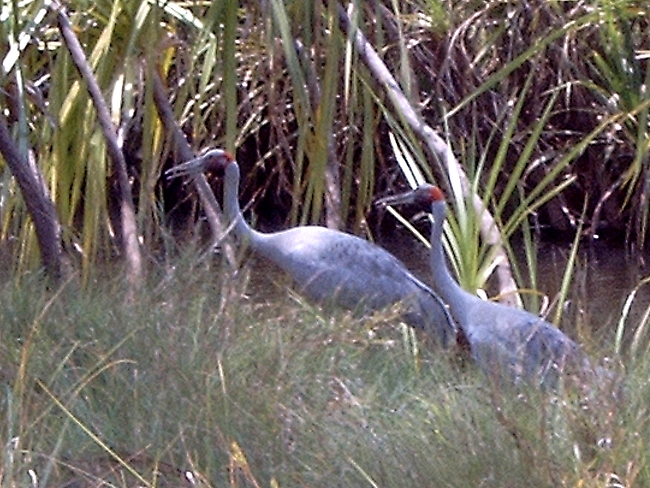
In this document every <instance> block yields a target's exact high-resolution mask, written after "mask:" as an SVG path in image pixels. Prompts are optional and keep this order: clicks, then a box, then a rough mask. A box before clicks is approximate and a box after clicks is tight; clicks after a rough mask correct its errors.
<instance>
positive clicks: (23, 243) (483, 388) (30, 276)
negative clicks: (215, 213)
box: [0, 0, 650, 486]
mask: <svg viewBox="0 0 650 488" xmlns="http://www.w3.org/2000/svg"><path fill="white" fill-rule="evenodd" d="M341 6H342V7H344V8H346V9H347V8H348V5H347V4H342V5H339V3H338V2H336V1H325V0H324V1H317V2H302V1H293V2H292V1H281V0H271V1H269V2H247V1H243V2H235V1H223V2H174V1H171V2H163V3H157V2H151V1H148V0H145V1H141V2H137V1H128V2H123V1H119V0H112V1H108V0H106V1H101V0H100V1H98V2H84V1H80V0H79V1H78V0H74V1H70V2H68V3H67V4H66V6H65V9H62V10H57V9H58V8H59V7H60V6H59V5H58V3H57V2H52V3H48V2H43V1H39V0H34V1H25V2H20V3H19V2H6V5H5V6H3V10H2V22H0V31H1V32H2V36H1V37H0V39H3V40H4V41H3V42H2V43H1V44H0V59H2V67H3V70H2V71H1V72H0V86H1V87H2V90H0V107H1V108H2V113H1V114H0V153H1V154H2V156H3V158H4V159H2V160H0V269H1V270H2V275H3V280H2V282H1V283H0V383H1V387H2V398H3V401H2V407H1V409H2V413H3V416H2V417H3V418H4V419H5V423H4V424H0V439H2V444H3V446H4V449H3V451H2V455H0V457H1V464H0V475H1V477H2V483H3V485H5V484H6V485H8V486H23V485H30V486H46V485H51V484H54V485H55V486H56V484H60V485H64V484H65V483H67V482H68V481H70V480H72V479H75V480H77V481H78V482H79V483H80V484H82V485H83V484H84V483H86V484H90V485H100V484H101V482H102V481H105V482H106V483H111V484H112V485H113V486H133V484H134V483H137V484H142V485H164V484H168V485H172V486H177V485H178V484H179V483H181V481H180V480H181V479H183V478H184V479H185V481H183V483H189V484H191V483H194V484H199V485H202V486H222V485H225V484H229V485H231V486H331V485H332V480H336V483H335V484H341V485H350V486H361V485H364V484H367V485H369V486H404V485H408V486H431V484H432V483H435V484H441V485H445V486H447V485H449V486H455V485H458V486H519V485H521V482H522V480H526V484H527V485H533V486H574V485H581V486H632V485H634V484H635V483H638V484H639V485H645V484H648V483H649V479H650V471H649V469H648V467H647V465H648V462H647V455H648V454H647V451H648V449H647V441H646V439H648V438H649V435H650V428H649V424H648V413H647V407H646V403H647V398H648V395H649V394H650V390H649V389H648V385H647V381H646V380H645V379H644V378H647V375H648V372H649V370H650V363H647V361H644V360H643V356H644V353H645V351H646V349H647V340H646V339H647V338H646V337H645V336H646V327H645V326H646V322H647V315H648V314H646V316H645V317H644V319H643V322H642V323H640V324H629V323H628V322H627V321H626V319H627V315H626V314H627V310H626V309H624V310H623V311H622V312H621V314H622V319H621V322H620V323H621V326H620V327H619V330H618V335H617V337H616V339H615V344H614V345H605V346H603V345H602V344H587V347H588V348H594V349H595V350H594V351H593V353H594V354H595V355H598V356H603V355H613V356H614V363H615V365H614V366H613V369H614V370H616V371H617V374H618V370H619V369H620V370H625V371H626V374H625V376H621V378H620V381H619V383H620V384H619V388H618V389H616V391H612V390H606V391H600V392H598V393H597V394H594V395H593V397H591V398H588V399H585V398H582V397H580V398H574V397H572V395H571V394H541V393H539V392H534V391H523V392H518V393H515V392H503V391H495V390H494V389H493V388H491V387H490V386H489V385H488V384H486V383H485V381H484V380H483V378H482V377H481V376H480V375H479V374H477V373H476V371H474V369H473V368H472V366H471V365H468V364H464V362H463V360H462V358H461V359H460V360H459V359H458V358H454V357H447V356H446V355H441V354H440V353H439V352H438V351H436V350H435V349H431V348H429V347H427V343H426V341H425V340H424V339H423V338H421V337H416V336H414V335H413V334H412V332H410V331H408V330H404V329H402V328H401V327H400V326H396V325H394V322H395V321H394V320H391V316H390V314H389V312H387V315H386V316H380V317H374V318H372V319H366V320H363V321H361V320H355V319H353V318H351V317H348V316H345V315H344V314H338V315H335V316H333V317H332V316H330V315H324V314H323V313H322V312H321V311H319V310H317V309H315V308H313V307H311V306H309V305H307V304H304V303H302V302H300V301H299V300H298V301H291V302H290V303H287V302H282V303H279V304H273V305H272V304H268V303H264V302H263V301H261V300H259V301H255V300H251V299H250V298H248V296H247V293H246V290H247V288H246V287H247V285H248V283H247V280H246V270H247V267H244V268H243V269H242V270H241V271H240V272H239V273H235V274H233V273H234V272H233V269H232V267H231V266H230V265H229V264H228V263H227V260H222V258H221V254H220V253H206V254H201V250H200V249H201V246H200V245H199V244H197V243H198V242H201V243H202V242H204V241H205V239H204V237H205V236H206V234H207V231H208V226H206V225H205V223H204V220H203V219H202V218H197V216H200V215H203V210H199V209H205V208H206V207H205V199H204V198H203V199H202V200H201V203H200V204H198V202H199V200H198V199H197V197H196V196H195V194H196V191H195V187H193V186H191V185H184V184H182V182H168V181H166V180H165V179H164V178H163V177H162V174H163V172H164V170H165V169H166V168H168V167H170V166H172V165H174V164H176V163H177V162H179V161H180V160H184V159H188V158H189V157H191V155H192V154H194V153H197V152H199V151H200V150H202V149H204V148H207V147H211V146H215V145H219V146H223V147H226V148H227V149H228V150H230V151H231V152H233V153H235V154H237V157H238V160H239V162H240V164H241V167H242V171H243V175H244V181H243V187H242V204H243V205H246V207H247V211H248V210H252V213H253V214H254V215H256V216H259V221H260V222H259V225H260V226H262V227H266V228H278V227H285V226H288V225H296V224H301V223H321V224H325V225H328V226H332V227H339V228H343V229H346V230H349V231H351V232H355V233H359V234H364V235H366V236H367V237H372V230H371V229H372V225H369V222H368V221H367V220H368V215H369V210H370V209H371V207H372V202H373V200H374V198H375V197H376V195H378V194H383V193H391V192H393V191H395V190H397V189H401V188H403V187H405V186H406V185H407V184H414V183H415V182H417V181H420V180H421V179H426V180H429V181H436V182H437V183H438V184H439V185H441V186H442V187H444V188H445V189H446V190H447V193H448V196H449V199H450V201H451V203H452V206H453V212H452V213H453V216H455V217H454V218H451V219H450V227H449V232H448V236H447V237H448V239H449V241H448V243H449V244H450V246H449V248H450V251H451V253H450V255H451V257H452V262H453V264H454V266H455V268H456V271H457V272H458V275H459V278H460V280H461V282H462V283H463V285H464V286H466V287H467V288H468V289H477V288H485V286H486V282H487V280H488V277H489V276H490V273H491V272H492V271H493V270H494V269H495V267H497V266H498V265H499V263H500V262H501V260H502V257H503V256H502V255H500V254H499V253H498V252H495V251H494V246H492V244H494V242H490V241H489V240H487V239H486V234H485V229H484V228H482V227H481V223H482V220H481V218H480V217H481V215H480V214H477V213H476V207H475V206H473V205H470V204H468V202H469V201H472V198H474V199H475V200H474V201H476V200H478V201H479V202H482V203H483V204H484V205H485V207H486V208H487V210H488V211H489V212H490V215H491V216H492V217H493V218H494V221H495V222H496V224H497V226H498V230H499V237H500V239H499V244H500V245H502V246H503V248H504V250H505V252H506V253H507V254H508V255H509V256H510V257H511V258H512V252H511V248H510V242H511V240H510V239H511V238H513V237H516V238H517V239H520V242H523V243H524V246H523V247H524V248H525V249H526V257H525V260H526V263H525V264H526V267H528V268H530V270H531V273H519V268H518V263H517V262H516V261H514V260H513V261H512V265H513V272H514V275H515V278H516V281H517V283H518V285H519V286H520V287H522V288H523V287H533V288H534V285H535V282H534V265H535V241H536V237H538V236H539V235H540V234H542V233H543V231H544V230H545V229H551V230H553V231H554V232H557V231H558V230H559V231H563V232H566V233H567V235H569V236H571V237H574V236H575V238H574V245H573V247H572V249H571V257H572V259H570V266H569V267H568V270H567V274H566V278H567V279H566V282H567V283H568V282H570V278H571V276H572V275H571V273H572V271H573V269H574V268H573V264H574V261H573V258H574V257H575V252H576V250H577V244H578V243H579V241H580V238H582V237H591V236H594V235H600V234H607V233H610V234H612V235H622V236H623V238H624V240H625V243H626V244H627V245H629V246H630V247H631V248H633V249H634V250H636V251H637V252H643V251H644V249H645V248H646V247H647V240H648V229H647V222H648V213H649V211H650V204H649V203H648V202H649V201H650V199H648V192H649V191H650V187H649V186H648V185H649V184H650V173H649V171H650V166H649V165H648V149H649V142H648V141H649V134H650V129H649V125H648V111H649V106H650V95H649V94H648V90H647V86H648V84H649V82H650V69H649V68H648V59H649V58H650V54H649V52H648V46H650V39H649V38H650V25H649V24H650V19H649V15H650V12H649V11H648V8H647V6H646V5H645V2H641V1H631V0H588V1H564V2H558V1H546V0H533V1H532V2H497V1H488V2H474V1H471V0H463V1H442V0H413V1H392V2H388V1H381V0H376V1H367V2H358V3H357V4H355V7H356V8H355V9H348V10H347V11H346V10H343V9H341ZM342 12H343V14H342ZM343 16H345V17H347V18H348V20H349V22H347V23H346V21H343V20H342V19H343ZM357 28H358V29H359V30H360V32H362V33H363V34H364V35H365V37H366V38H367V41H368V42H369V45H370V46H372V48H374V50H375V51H376V52H377V53H378V54H379V57H378V59H379V60H380V62H381V63H383V65H384V66H385V67H387V68H388V72H390V73H392V76H393V77H394V78H395V79H396V81H397V84H396V85H395V86H391V85H390V84H387V83H386V82H385V81H384V80H382V79H381V78H380V77H379V75H378V72H377V69H376V66H375V67H373V66H372V65H370V64H369V63H368V62H367V59H366V58H365V57H364V56H363V53H361V52H360V50H359V46H358V45H357V44H355V43H354V42H352V39H353V35H354V34H355V32H356V31H355V29H357ZM395 89H399V90H400V91H401V93H403V94H404V95H405V100H407V102H408V103H409V104H410V108H411V109H415V112H416V113H417V116H418V117H421V121H423V122H424V123H426V124H428V125H429V126H430V127H432V128H433V129H434V130H435V131H437V134H438V135H440V136H441V137H442V138H443V139H444V140H445V141H446V143H447V144H448V146H449V148H451V150H452V151H453V153H454V154H455V156H456V158H457V160H458V161H459V162H460V165H459V166H458V167H456V166H454V165H452V164H449V161H447V160H445V159H444V158H441V157H440V154H439V153H435V151H432V150H431V146H430V145H429V146H428V145H427V144H426V143H425V142H424V141H423V140H422V134H421V133H420V132H418V130H416V129H415V128H414V127H413V126H412V125H411V124H409V123H408V119H409V117H408V116H407V114H406V113H405V111H404V107H403V106H400V105H399V104H398V103H395V98H394V90H395ZM5 163H6V164H5ZM29 181H31V185H32V186H29V185H28V186H27V187H26V186H24V184H25V182H29ZM210 182H211V183H212V184H213V187H214V188H215V189H217V190H218V189H219V182H218V179H216V178H211V179H210ZM198 189H199V191H201V187H200V186H199V188H198ZM30 192H31V193H30ZM217 194H219V192H217ZM39 198H40V200H39ZM48 205H51V207H50V206H48ZM44 216H45V217H44ZM48 216H49V217H48ZM47 218H50V223H51V224H52V225H51V226H50V227H49V232H50V233H49V234H48V233H47V230H48V229H46V231H42V230H41V231H40V233H39V229H38V225H36V226H35V225H34V224H35V223H36V224H38V223H39V222H41V221H42V220H47ZM207 221H208V222H209V224H210V230H211V231H212V236H213V238H217V237H219V232H218V230H215V227H214V222H213V221H212V220H211V217H210V214H209V212H208V220H207ZM41 223H42V222H41ZM370 224H372V222H370ZM46 235H50V236H53V239H50V240H49V241H47V239H45V241H46V244H47V245H48V246H50V247H49V252H50V254H48V253H47V252H46V251H47V249H45V250H44V246H43V240H44V239H43V236H46ZM39 239H40V241H41V242H40V246H39ZM46 247H47V246H46ZM188 247H189V248H190V249H192V250H194V252H191V251H184V252H182V251H180V249H184V248H188ZM48 256H49V257H50V258H52V259H54V260H57V259H61V262H62V263H63V265H62V269H56V273H53V272H52V270H53V269H55V268H56V267H55V268H51V267H48V266H47V264H48ZM222 261H223V262H222ZM43 263H44V264H45V265H46V273H47V274H49V279H44V274H43V271H41V269H40V268H41V266H42V264H43ZM106 270H110V272H107V271H106ZM53 275H56V276H53ZM52 278H53V279H52ZM529 280H530V281H529ZM124 283H127V284H128V285H127V286H125V285H124ZM643 284H644V282H642V284H641V285H639V286H642V285H643ZM635 292H636V290H635ZM562 293H563V294H562V296H560V298H559V299H558V300H557V303H559V304H562V303H563V302H564V298H565V297H566V294H567V293H568V291H567V289H566V288H563V290H562ZM633 299H634V294H631V295H630V301H633ZM116 304H117V305H116ZM528 305H532V300H531V303H529V304H528ZM556 310H557V312H556V313H555V316H554V321H555V322H557V323H562V321H561V319H562V317H561V314H562V310H563V307H561V306H558V307H557V308H556ZM587 328H588V327H587ZM628 329H632V330H628ZM587 335H588V334H587ZM624 337H625V338H630V339H629V340H627V339H625V340H624ZM580 339H584V337H580ZM602 348H604V349H605V350H601V349H602ZM617 363H621V364H620V367H619V366H618V365H617ZM623 399H624V400H623ZM186 473H190V474H186ZM459 473H462V475H459ZM188 477H189V478H188ZM190 478H191V479H190ZM136 479H137V480H136ZM81 480H85V481H83V482H82V481H81ZM192 480H194V481H192ZM339 480H340V482H339Z"/></svg>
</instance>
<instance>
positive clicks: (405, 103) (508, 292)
mask: <svg viewBox="0 0 650 488" xmlns="http://www.w3.org/2000/svg"><path fill="white" fill-rule="evenodd" d="M338 15H339V23H340V25H341V30H343V31H344V32H346V33H347V35H348V37H349V38H351V39H352V40H353V42H354V45H355V47H356V49H357V51H358V53H359V55H360V56H361V58H362V59H363V61H364V62H365V63H366V66H367V67H368V69H369V70H370V72H371V73H372V74H373V76H374V78H375V80H376V81H377V82H378V83H379V84H380V85H381V86H382V87H383V88H384V90H385V91H386V94H387V95H388V98H390V100H391V102H392V103H393V106H394V107H395V109H396V110H397V111H399V113H400V114H401V115H402V117H403V118H404V120H405V121H406V122H407V123H408V124H409V125H410V126H411V129H412V130H413V132H414V133H415V134H417V136H418V137H420V139H422V141H424V143H425V144H426V145H427V147H428V148H429V151H430V152H431V153H432V154H433V155H434V156H436V157H437V158H439V159H440V161H442V163H443V164H444V166H445V167H446V168H447V172H448V173H452V172H453V173H455V174H458V175H459V177H460V181H461V185H462V189H463V192H464V194H465V195H466V196H470V197H471V198H472V204H473V205H474V208H475V209H476V214H477V215H481V235H482V236H483V239H484V240H485V242H486V243H488V244H490V245H491V246H493V247H494V249H495V251H496V253H497V262H498V263H499V264H498V265H497V268H496V272H497V277H498V279H499V284H500V289H501V296H502V301H504V302H506V303H509V304H512V305H514V304H516V302H517V298H518V295H517V291H516V290H517V285H516V283H515V281H514V279H513V278H512V273H511V269H510V261H509V260H508V256H507V254H506V252H505V250H504V248H503V241H502V239H501V234H500V232H499V228H498V227H497V225H496V222H495V221H494V218H493V217H492V215H491V214H490V212H489V210H488V209H487V208H486V207H485V205H484V204H483V201H482V200H481V198H479V196H478V195H477V194H476V193H472V191H471V185H470V182H469V179H468V178H467V175H466V174H465V171H464V170H463V168H462V167H461V165H460V164H459V163H458V161H457V160H456V158H455V156H454V153H453V151H452V150H451V148H450V147H449V145H448V144H447V143H446V142H445V141H444V139H443V138H442V137H440V136H439V135H438V134H437V133H436V131H434V130H433V128H431V126H429V125H428V124H426V123H425V122H424V121H423V120H422V119H421V118H420V116H419V115H418V114H417V113H416V111H415V110H414V109H413V106H412V105H411V103H410V102H409V100H408V98H406V95H404V92H403V91H402V90H401V88H400V87H399V84H398V83H397V81H396V80H395V78H394V77H393V75H392V74H391V72H390V71H389V69H388V67H387V66H386V65H385V64H384V62H383V61H382V60H381V58H380V57H379V55H378V54H377V52H376V51H375V50H374V48H373V47H372V46H371V45H370V43H369V42H368V40H367V39H366V37H365V36H364V35H363V32H361V30H359V29H358V27H357V26H356V25H353V24H352V22H351V21H350V18H349V17H348V14H347V12H346V11H345V9H344V8H343V7H342V6H341V5H340V4H339V5H338Z"/></svg>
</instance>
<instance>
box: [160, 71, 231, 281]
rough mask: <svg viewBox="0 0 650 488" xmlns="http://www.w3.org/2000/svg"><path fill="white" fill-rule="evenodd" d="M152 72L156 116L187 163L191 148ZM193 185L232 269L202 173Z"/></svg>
mask: <svg viewBox="0 0 650 488" xmlns="http://www.w3.org/2000/svg"><path fill="white" fill-rule="evenodd" d="M152 72H153V97H154V103H155V104H156V109H157V110H158V116H159V117H160V120H161V121H162V123H163V126H164V127H165V132H166V133H167V134H170V135H171V137H172V139H173V143H174V148H175V150H176V152H177V153H178V155H179V156H180V162H185V161H189V160H190V159H192V158H194V157H195V154H194V152H193V151H192V148H191V147H190V145H189V144H188V143H187V139H185V136H184V135H183V131H182V130H181V129H180V127H179V126H178V124H177V123H176V119H175V117H174V109H173V108H172V106H171V104H170V103H169V100H168V99H167V92H166V90H165V86H164V85H163V82H162V79H161V78H160V75H159V74H158V72H157V71H156V70H152ZM194 185H195V186H196V191H197V192H198V194H199V198H200V199H201V203H202V204H203V211H204V212H205V214H206V216H207V218H208V222H209V223H210V228H211V229H212V238H213V242H214V243H220V242H221V243H222V244H223V249H224V254H225V256H226V259H227V260H228V263H229V264H230V265H231V266H232V267H233V268H234V267H235V265H236V262H237V261H236V258H235V251H234V249H233V246H232V244H231V243H230V242H228V241H225V240H224V235H225V234H226V232H225V229H224V225H223V224H222V222H221V218H220V215H221V208H220V207H219V203H218V202H217V199H216V198H215V196H214V193H212V189H211V188H210V185H209V184H208V180H207V179H206V177H205V175H204V174H203V173H200V174H197V175H196V177H194Z"/></svg>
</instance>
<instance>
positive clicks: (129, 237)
mask: <svg viewBox="0 0 650 488" xmlns="http://www.w3.org/2000/svg"><path fill="white" fill-rule="evenodd" d="M52 7H53V9H54V10H55V11H56V15H57V21H58V24H59V30H60V31H61V35H62V36H63V40H64V42H65V45H66V47H67V48H68V52H69V53H70V56H71V57H72V61H73V62H74V64H75V66H76V67H77V70H78V71H79V73H80V74H81V77H82V78H83V80H84V82H85V83H86V89H87V90H88V93H89V94H90V97H91V99H92V101H93V104H94V106H95V110H96V111H97V118H98V120H99V124H100V126H101V128H102V132H103V134H104V138H105V139H106V147H107V149H108V154H109V156H110V158H111V160H112V162H113V166H114V168H115V170H116V172H117V181H118V187H119V201H120V217H121V224H122V236H121V237H122V247H123V249H124V253H125V255H126V260H127V263H128V264H129V285H131V290H133V289H135V288H138V287H139V286H140V285H141V284H142V256H141V252H140V245H139V242H138V228H137V223H136V218H135V206H134V204H133V195H132V194H131V185H130V183H129V176H128V172H127V169H126V160H125V159H124V154H123V153H122V149H121V148H120V144H119V142H118V139H117V129H116V128H115V126H114V125H113V122H112V120H111V115H110V112H109V110H108V106H107V105H106V100H104V96H103V95H102V92H101V89H100V88H99V84H98V83H97V80H96V79H95V75H94V74H93V71H92V68H91V67H90V65H89V64H88V60H87V59H86V55H85V53H84V51H83V48H82V47H81V44H80V43H79V39H77V36H76V35H75V33H74V31H73V30H72V27H71V25H70V20H69V19H68V16H67V15H66V14H65V12H64V11H63V8H62V7H61V5H60V4H59V3H58V2H57V1H54V2H53V3H52Z"/></svg>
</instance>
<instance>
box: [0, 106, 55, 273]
mask: <svg viewBox="0 0 650 488" xmlns="http://www.w3.org/2000/svg"><path fill="white" fill-rule="evenodd" d="M0 153H2V156H3V157H4V159H5V161H6V162H7V165H8V166H9V169H10V170H11V173H12V174H13V175H14V178H16V181H17V183H18V186H19V187H20V191H21V193H22V195H23V200H24V201H25V205H26V206H27V211H28V212H29V214H30V215H31V217H32V221H33V222H34V229H35V231H36V238H37V240H38V245H39V247H40V250H41V260H42V262H43V266H44V268H45V270H46V272H47V274H48V276H50V277H51V278H53V279H54V280H55V281H59V280H60V278H61V272H62V270H63V251H62V249H61V225H60V224H59V219H58V216H57V214H56V208H55V206H54V203H53V202H52V199H51V198H50V196H49V192H48V191H47V187H46V186H45V182H44V180H43V176H42V175H41V173H40V171H39V169H38V167H37V166H36V165H35V164H32V163H30V161H29V159H28V158H27V156H26V155H24V154H21V152H20V150H19V149H18V146H17V145H16V143H15V142H14V140H13V138H12V137H11V133H10V131H9V127H8V125H7V119H6V118H5V117H4V116H3V115H0Z"/></svg>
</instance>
